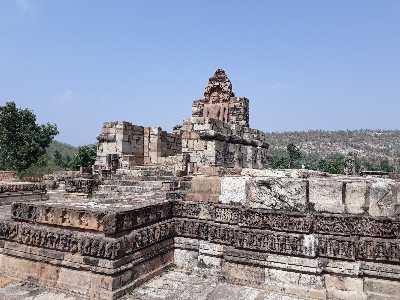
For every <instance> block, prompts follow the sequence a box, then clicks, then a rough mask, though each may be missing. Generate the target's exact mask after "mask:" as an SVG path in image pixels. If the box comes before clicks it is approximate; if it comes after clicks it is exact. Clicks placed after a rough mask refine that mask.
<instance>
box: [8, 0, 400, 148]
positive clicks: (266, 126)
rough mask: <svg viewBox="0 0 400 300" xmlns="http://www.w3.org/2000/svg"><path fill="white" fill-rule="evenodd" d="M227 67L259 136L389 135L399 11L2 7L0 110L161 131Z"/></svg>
mask: <svg viewBox="0 0 400 300" xmlns="http://www.w3.org/2000/svg"><path fill="white" fill-rule="evenodd" d="M218 67H222V68H224V69H225V70H226V71H227V73H228V75H229V77H230V78H231V81H232V83H233V88H234V91H235V92H236V94H237V95H238V96H246V97H248V98H249V99H250V101H251V102H250V103H251V115H250V119H251V120H250V121H251V126H252V127H254V128H259V129H262V130H264V131H286V130H303V129H318V128H321V129H347V128H348V129H355V128H382V129H386V128H387V129H390V128H400V126H399V123H400V117H399V113H400V72H399V71H400V1H398V0H397V1H386V0H382V1H377V0H374V1H367V0H360V1H348V0H347V1H307V0H305V1H215V0H214V1H205V0H202V1H172V0H171V1H133V0H129V1H128V0H127V1H101V0H92V1H88V0H87V1H81V0H70V1H67V0H64V1H61V0H58V1H53V0H47V1H46V0H1V1H0V105H1V104H3V103H4V102H5V101H6V100H8V99H11V100H14V101H15V102H16V103H17V104H18V105H19V106H22V107H29V108H31V109H33V110H34V112H35V113H36V114H37V115H38V117H39V121H40V122H54V123H56V124H57V125H58V126H59V129H60V135H59V136H57V139H58V140H60V141H63V142H67V143H71V144H73V145H80V144H85V143H92V142H95V136H96V135H97V134H98V132H99V130H100V128H101V124H102V123H103V122H104V121H110V120H127V121H132V122H134V123H136V124H142V125H153V126H162V127H163V128H165V129H170V128H171V127H172V126H174V125H175V124H177V123H179V122H181V121H182V120H183V119H184V118H187V117H189V116H190V114H191V102H192V101H193V100H194V99H198V98H199V97H201V96H202V93H203V89H204V87H205V85H206V83H207V80H208V77H210V76H211V75H212V73H213V72H214V70H215V69H216V68H218Z"/></svg>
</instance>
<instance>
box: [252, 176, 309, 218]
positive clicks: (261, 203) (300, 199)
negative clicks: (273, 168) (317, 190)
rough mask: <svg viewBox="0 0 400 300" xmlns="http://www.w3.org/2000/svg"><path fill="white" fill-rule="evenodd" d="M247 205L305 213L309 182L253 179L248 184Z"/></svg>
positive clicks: (287, 179)
mask: <svg viewBox="0 0 400 300" xmlns="http://www.w3.org/2000/svg"><path fill="white" fill-rule="evenodd" d="M246 205H248V206H250V207H255V208H266V209H275V210H290V211H305V210H306V209H307V181H306V180H303V179H297V178H284V177H281V178H274V177H264V178H263V177H261V178H254V179H253V178H252V179H250V180H249V182H248V195H247V199H246Z"/></svg>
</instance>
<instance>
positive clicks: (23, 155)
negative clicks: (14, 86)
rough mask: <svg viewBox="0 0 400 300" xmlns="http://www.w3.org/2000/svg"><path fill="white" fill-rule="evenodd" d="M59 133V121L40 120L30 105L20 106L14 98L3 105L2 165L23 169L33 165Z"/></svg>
mask: <svg viewBox="0 0 400 300" xmlns="http://www.w3.org/2000/svg"><path fill="white" fill-rule="evenodd" d="M57 134H58V130H57V126H56V125H55V124H50V123H47V124H45V125H39V124H37V122H36V115H35V114H34V113H33V112H32V111H31V110H29V109H21V108H17V106H16V105H15V103H14V102H7V103H6V104H5V105H4V106H0V169H7V170H16V171H18V172H21V171H23V170H25V169H27V168H29V167H30V166H32V165H33V164H35V163H36V162H38V160H39V158H41V157H42V156H43V155H44V154H45V153H46V148H47V147H48V146H49V144H50V142H51V141H52V140H53V138H54V136H55V135H57Z"/></svg>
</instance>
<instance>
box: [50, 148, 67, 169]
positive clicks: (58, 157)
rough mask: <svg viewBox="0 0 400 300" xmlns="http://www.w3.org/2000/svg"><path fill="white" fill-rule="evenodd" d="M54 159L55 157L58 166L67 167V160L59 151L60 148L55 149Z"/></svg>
mask: <svg viewBox="0 0 400 300" xmlns="http://www.w3.org/2000/svg"><path fill="white" fill-rule="evenodd" d="M53 159H54V163H55V164H56V165H57V166H59V167H62V168H64V167H65V162H64V159H63V156H62V154H61V153H60V151H58V150H56V151H54V155H53Z"/></svg>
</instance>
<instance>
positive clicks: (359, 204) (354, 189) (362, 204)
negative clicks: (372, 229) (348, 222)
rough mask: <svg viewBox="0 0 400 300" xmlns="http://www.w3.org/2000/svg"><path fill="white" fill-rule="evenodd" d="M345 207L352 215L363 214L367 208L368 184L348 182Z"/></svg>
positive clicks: (364, 182)
mask: <svg viewBox="0 0 400 300" xmlns="http://www.w3.org/2000/svg"><path fill="white" fill-rule="evenodd" d="M345 184H346V190H345V199H344V202H345V205H346V211H347V212H348V213H351V214H362V213H364V211H365V210H366V209H368V207H366V194H367V182H366V181H348V182H345Z"/></svg>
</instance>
